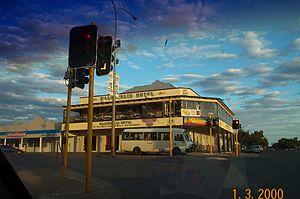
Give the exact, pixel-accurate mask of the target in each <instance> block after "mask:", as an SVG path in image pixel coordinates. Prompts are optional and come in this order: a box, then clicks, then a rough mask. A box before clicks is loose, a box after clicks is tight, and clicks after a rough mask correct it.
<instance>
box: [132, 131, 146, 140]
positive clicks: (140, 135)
mask: <svg viewBox="0 0 300 199" xmlns="http://www.w3.org/2000/svg"><path fill="white" fill-rule="evenodd" d="M134 140H144V134H143V133H135V134H134Z"/></svg>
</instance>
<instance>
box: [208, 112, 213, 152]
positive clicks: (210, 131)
mask: <svg viewBox="0 0 300 199" xmlns="http://www.w3.org/2000/svg"><path fill="white" fill-rule="evenodd" d="M209 118H210V127H209V138H210V139H209V140H210V155H212V150H213V148H212V122H213V120H212V117H211V116H209Z"/></svg>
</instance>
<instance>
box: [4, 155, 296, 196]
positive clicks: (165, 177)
mask: <svg viewBox="0 0 300 199" xmlns="http://www.w3.org/2000/svg"><path fill="white" fill-rule="evenodd" d="M7 157H8V159H9V161H10V162H11V163H12V165H13V167H14V168H15V170H16V171H17V173H18V175H19V176H20V177H21V179H22V181H23V182H24V184H25V186H26V187H27V188H28V190H29V191H30V193H32V196H33V198H130V199H131V198H162V199H169V198H205V199H206V198H207V199H208V198H209V199H213V198H216V199H217V198H222V199H223V198H228V199H235V198H234V191H233V189H236V199H238V198H239V197H240V198H245V196H247V193H248V194H249V191H251V193H250V194H251V196H250V198H251V199H252V197H253V199H256V198H258V196H259V195H260V194H261V196H263V197H261V198H268V192H269V193H270V194H271V192H272V189H273V196H275V195H277V197H276V198H280V196H281V195H280V194H281V193H283V197H282V198H292V199H294V198H295V199H296V198H299V191H298V190H299V188H300V180H299V179H300V172H299V169H300V151H266V152H263V153H262V154H259V155H257V154H254V155H253V154H241V156H240V157H234V156H218V155H214V156H213V157H210V156H208V155H203V154H190V155H186V156H176V157H174V158H172V159H169V157H168V156H164V155H143V156H131V155H118V156H117V157H116V158H112V157H111V156H109V155H106V154H94V156H93V163H92V167H93V171H92V192H91V193H89V194H87V193H84V192H85V154H74V153H73V154H69V158H68V170H67V178H62V177H60V173H61V172H60V169H61V164H62V163H61V156H60V154H54V153H52V154H49V153H42V154H40V153H25V154H8V156H7ZM246 189H248V190H246ZM260 189H261V190H260ZM280 189H281V190H280ZM274 194H275V195H274ZM278 194H279V195H278ZM269 198H272V197H271V196H270V197H269ZM273 198H275V197H273Z"/></svg>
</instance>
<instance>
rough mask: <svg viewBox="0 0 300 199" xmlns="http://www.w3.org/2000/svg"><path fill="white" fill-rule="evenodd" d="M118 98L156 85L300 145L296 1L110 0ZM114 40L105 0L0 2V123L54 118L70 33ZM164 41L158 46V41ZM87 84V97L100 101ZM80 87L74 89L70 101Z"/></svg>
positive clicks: (102, 82) (101, 87)
mask: <svg viewBox="0 0 300 199" xmlns="http://www.w3.org/2000/svg"><path fill="white" fill-rule="evenodd" d="M116 6H117V7H123V8H125V9H127V10H128V11H130V12H131V13H133V14H134V15H135V16H137V17H138V20H137V21H133V20H132V18H130V17H129V16H128V15H127V14H126V13H125V12H123V11H122V10H121V11H120V12H118V29H117V37H118V38H120V39H121V41H122V48H121V49H120V51H119V55H118V58H119V60H120V64H119V65H118V74H119V75H120V91H124V90H125V89H128V88H130V87H132V86H136V85H145V84H149V83H152V82H153V81H155V80H161V81H164V82H170V83H172V84H174V85H175V86H180V87H190V88H192V89H194V90H195V91H196V92H198V94H199V95H201V96H209V97H219V98H222V99H224V101H225V103H226V104H227V105H228V106H229V107H230V108H231V109H232V110H233V111H234V112H235V113H236V117H237V118H239V119H240V120H241V123H242V124H243V125H244V128H245V129H246V130H250V131H253V130H263V131H264V132H265V135H266V136H267V137H268V139H269V140H270V142H271V143H272V142H274V141H276V140H277V139H278V138H280V137H296V136H298V137H299V138H300V129H299V126H300V125H299V124H300V120H299V118H300V86H299V84H300V12H299V10H300V1H297V0H294V1H292V0H285V1H283V0H240V1H231V0H209V1H208V0H202V1H188V0H165V1H161V0H151V1H147V0H117V1H116ZM91 22H96V24H97V25H98V31H99V34H101V35H103V36H104V35H113V33H114V12H113V7H112V4H111V1H110V0H108V1H106V0H105V1H104V0H103V1H101V0H100V1H99V0H98V1H91V0H90V1H87V0H84V1H83V0H82V1H79V0H70V1H52V0H43V1H40V0H2V1H1V5H0V36H1V40H0V84H1V92H0V113H1V117H0V123H7V122H12V121H22V120H26V119H30V118H32V117H34V116H37V115H40V116H43V117H45V118H48V119H53V120H57V121H61V116H62V109H61V106H62V105H64V104H65V102H66V92H67V87H66V86H65V84H64V81H63V80H62V79H63V76H64V71H65V70H66V68H67V64H68V42H69V40H68V39H69V30H70V28H71V27H73V26H81V25H88V24H90V23H91ZM166 40H168V42H167V45H166V46H165V41H166ZM107 79H108V78H107V77H96V82H95V89H96V90H95V94H97V95H98V94H101V95H103V94H107ZM85 95H87V89H83V90H81V89H77V88H76V89H75V90H74V91H73V99H72V102H73V103H77V102H78V101H79V96H85Z"/></svg>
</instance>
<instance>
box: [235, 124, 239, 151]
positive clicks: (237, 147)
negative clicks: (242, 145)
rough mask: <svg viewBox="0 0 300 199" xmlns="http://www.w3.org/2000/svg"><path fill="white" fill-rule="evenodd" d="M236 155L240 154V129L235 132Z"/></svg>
mask: <svg viewBox="0 0 300 199" xmlns="http://www.w3.org/2000/svg"><path fill="white" fill-rule="evenodd" d="M235 136H236V137H235V155H236V156H239V136H238V130H236V134H235Z"/></svg>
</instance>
